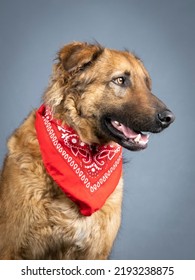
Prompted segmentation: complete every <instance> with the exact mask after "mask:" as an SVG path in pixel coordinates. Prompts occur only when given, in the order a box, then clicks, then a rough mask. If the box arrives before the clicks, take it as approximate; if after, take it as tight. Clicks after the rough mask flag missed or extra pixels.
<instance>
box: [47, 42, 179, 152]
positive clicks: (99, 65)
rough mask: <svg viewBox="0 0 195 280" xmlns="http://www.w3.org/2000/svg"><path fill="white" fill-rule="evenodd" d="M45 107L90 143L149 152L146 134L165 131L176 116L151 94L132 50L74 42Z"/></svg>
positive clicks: (64, 50)
mask: <svg viewBox="0 0 195 280" xmlns="http://www.w3.org/2000/svg"><path fill="white" fill-rule="evenodd" d="M44 102H45V103H46V104H47V105H49V106H50V107H51V108H52V111H53V113H54V115H55V117H57V118H60V119H61V120H63V121H64V122H66V123H67V124H68V125H70V126H72V127H73V128H74V129H75V130H76V131H77V133H78V134H79V136H80V138H81V140H82V141H84V142H86V143H88V144H95V143H98V144H106V143H108V142H110V141H114V142H117V143H119V144H120V145H121V146H123V147H125V148H127V149H129V150H134V151H135V150H141V149H144V148H146V146H147V143H148V133H149V132H152V133H157V132H161V131H162V130H163V129H164V128H166V127H168V126H169V125H170V124H171V123H172V122H173V121H174V115H173V113H172V112H171V111H170V110H169V109H168V108H167V107H166V105H165V104H164V103H163V102H162V101H160V100H159V99H158V98H157V97H156V96H155V95H153V94H152V92H151V79H150V76H149V74H148V72H147V70H146V69H145V67H144V65H143V63H142V61H141V60H140V59H139V58H137V57H136V56H135V55H133V54H132V53H130V52H128V51H116V50H111V49H107V48H103V47H102V46H100V45H98V44H96V45H91V44H87V43H78V42H75V43H71V44H69V45H66V46H65V47H64V48H62V49H61V50H60V52H59V54H58V62H57V63H56V64H55V65H54V70H53V75H52V79H51V83H50V85H49V87H48V89H47V90H46V92H45V94H44Z"/></svg>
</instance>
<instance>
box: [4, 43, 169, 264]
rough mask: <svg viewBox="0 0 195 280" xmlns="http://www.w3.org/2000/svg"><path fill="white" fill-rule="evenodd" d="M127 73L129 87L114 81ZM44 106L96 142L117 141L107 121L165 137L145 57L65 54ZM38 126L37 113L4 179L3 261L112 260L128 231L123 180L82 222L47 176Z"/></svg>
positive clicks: (16, 139) (16, 141)
mask: <svg viewBox="0 0 195 280" xmlns="http://www.w3.org/2000/svg"><path fill="white" fill-rule="evenodd" d="M127 72H128V73H129V74H130V80H131V82H130V84H129V85H128V86H127V87H118V86H117V85H116V84H115V83H113V82H112V80H113V77H114V78H115V77H117V76H120V75H121V74H122V73H127ZM43 100H44V103H45V104H47V105H49V106H50V107H51V108H52V111H53V114H54V115H55V117H57V118H60V119H61V120H63V122H64V123H67V124H68V125H70V126H72V127H73V128H74V129H75V130H76V131H77V133H78V134H79V136H80V138H81V140H82V141H84V142H86V143H88V144H94V143H96V144H105V143H108V142H110V141H115V139H114V138H113V136H112V135H110V134H109V133H108V132H107V131H106V130H105V129H104V126H103V116H111V115H112V114H113V115H114V116H116V115H118V116H119V118H120V121H124V122H125V124H126V125H127V126H129V127H134V128H135V130H145V131H146V130H147V131H152V132H158V131H157V130H158V129H157V124H156V121H154V119H155V117H154V116H155V114H156V113H157V110H161V111H162V110H164V108H166V107H165V105H164V104H163V103H162V102H161V101H160V100H159V99H157V98H156V97H155V96H154V95H152V94H151V80H150V77H149V75H148V73H147V71H146V69H145V68H144V66H143V64H142V62H141V61H140V60H139V59H138V58H137V57H135V56H134V55H133V54H131V53H129V52H127V51H124V52H120V51H115V50H110V49H106V48H103V47H101V46H99V45H90V44H86V43H71V44H69V45H66V46H65V47H64V48H62V49H61V50H60V52H59V55H58V61H57V63H56V64H55V65H54V68H53V74H52V77H51V81H50V85H49V86H48V88H47V90H46V92H45V94H44V96H43ZM34 123H35V111H33V112H31V113H30V115H29V116H28V117H27V119H26V120H25V121H24V123H23V124H22V125H21V126H20V127H19V128H18V129H17V130H16V131H15V132H14V133H13V135H12V136H11V137H10V139H9V141H8V149H9V152H8V155H7V157H6V159H5V161H4V166H3V169H2V173H1V179H0V180H1V181H0V259H107V258H108V256H109V253H110V251H111V248H112V245H113V242H114V240H115V237H116V235H117V232H118V229H119V227H120V220H121V201H122V178H121V180H120V182H119V184H118V186H117V188H116V190H115V191H114V192H113V193H112V195H111V196H110V197H109V198H108V200H107V201H106V203H105V205H104V206H103V207H102V209H101V210H99V211H97V212H96V213H94V214H93V215H92V216H90V217H85V216H82V215H81V214H80V213H79V211H78V208H77V206H76V205H75V204H74V203H73V202H72V201H70V200H69V199H68V198H67V197H66V196H65V194H64V193H63V192H62V191H61V190H60V188H59V187H58V186H57V185H56V184H55V183H54V181H53V180H52V179H51V177H50V176H49V175H48V174H47V172H46V170H45V167H44V165H43V162H42V158H41V154H40V149H39V144H38V141H37V137H36V132H35V126H34ZM140 128H141V129H140ZM155 129H156V131H155Z"/></svg>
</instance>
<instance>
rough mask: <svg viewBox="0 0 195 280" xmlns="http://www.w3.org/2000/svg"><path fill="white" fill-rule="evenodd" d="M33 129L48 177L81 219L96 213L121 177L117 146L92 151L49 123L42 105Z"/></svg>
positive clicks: (68, 129) (47, 111) (55, 122)
mask: <svg viewBox="0 0 195 280" xmlns="http://www.w3.org/2000/svg"><path fill="white" fill-rule="evenodd" d="M35 128H36V131H37V138H38V141H39V145H40V149H41V154H42V158H43V162H44V165H45V168H46V170H47V172H48V173H49V175H50V176H51V177H52V178H53V180H54V181H55V182H56V183H57V184H58V185H59V186H60V188H61V189H62V190H63V191H64V193H65V194H66V195H67V196H68V197H69V198H70V199H71V200H72V201H74V202H75V203H76V204H77V205H78V206H79V209H80V212H81V213H82V214H83V215H85V216H89V215H91V214H92V213H94V212H95V211H97V210H99V209H100V208H101V207H102V206H103V205H104V203H105V201H106V199H107V198H108V197H109V195H110V194H111V193H112V192H113V191H114V190H115V188H116V186H117V184H118V182H119V179H120V177H121V173H122V148H121V146H119V145H118V144H115V145H104V146H99V145H95V146H93V148H92V147H91V146H90V145H88V144H86V143H84V142H82V141H81V140H80V139H79V136H78V135H77V133H76V132H75V131H74V130H73V129H72V128H71V127H69V126H65V125H62V122H61V121H60V120H56V119H53V117H52V114H51V111H50V109H49V108H48V107H45V106H44V105H42V106H41V107H40V108H39V109H38V110H37V112H36V122H35Z"/></svg>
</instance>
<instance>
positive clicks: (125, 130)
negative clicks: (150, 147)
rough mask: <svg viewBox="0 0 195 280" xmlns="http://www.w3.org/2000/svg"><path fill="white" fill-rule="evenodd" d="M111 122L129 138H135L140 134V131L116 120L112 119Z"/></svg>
mask: <svg viewBox="0 0 195 280" xmlns="http://www.w3.org/2000/svg"><path fill="white" fill-rule="evenodd" d="M111 123H112V125H113V126H114V127H115V128H116V129H117V130H119V131H121V132H122V133H123V134H124V135H125V136H126V137H127V138H130V139H134V138H136V137H137V136H138V133H136V132H135V131H133V130H132V129H130V128H129V127H127V126H124V125H123V124H120V125H117V124H116V123H115V121H112V122H111Z"/></svg>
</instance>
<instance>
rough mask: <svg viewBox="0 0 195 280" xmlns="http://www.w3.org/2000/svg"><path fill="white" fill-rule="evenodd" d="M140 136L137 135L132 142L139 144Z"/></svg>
mask: <svg viewBox="0 0 195 280" xmlns="http://www.w3.org/2000/svg"><path fill="white" fill-rule="evenodd" d="M141 137H142V136H141V134H138V135H137V137H136V138H134V142H135V143H139V141H140V139H141Z"/></svg>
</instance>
